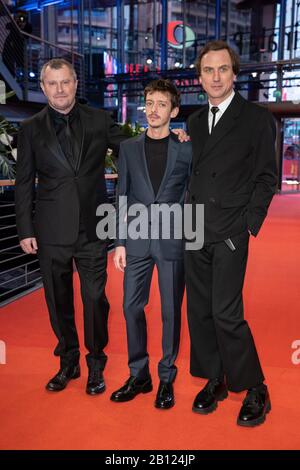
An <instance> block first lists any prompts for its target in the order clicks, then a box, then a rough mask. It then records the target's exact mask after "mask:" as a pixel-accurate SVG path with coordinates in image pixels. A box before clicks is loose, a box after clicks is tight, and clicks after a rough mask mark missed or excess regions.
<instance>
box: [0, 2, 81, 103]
mask: <svg viewBox="0 0 300 470" xmlns="http://www.w3.org/2000/svg"><path fill="white" fill-rule="evenodd" d="M55 57H61V58H64V59H66V60H68V61H69V62H71V63H72V64H73V66H74V68H75V70H76V73H77V77H78V80H79V84H78V91H77V95H78V97H79V98H80V97H84V95H85V90H84V82H85V79H84V78H85V77H84V57H83V55H81V54H78V53H77V52H74V51H71V50H69V49H67V48H66V47H61V46H57V45H55V44H52V43H51V42H49V41H45V40H44V39H41V38H39V37H37V36H33V35H32V34H28V33H25V32H24V31H22V30H21V29H20V28H19V26H18V25H17V23H16V22H15V20H14V18H13V16H12V15H11V13H10V11H9V10H8V8H7V6H6V4H5V3H4V2H3V0H0V79H2V80H3V81H4V82H5V83H6V85H7V86H8V87H9V88H10V89H11V90H14V91H15V93H16V96H17V97H18V99H19V100H21V101H31V102H38V103H43V102H45V97H44V95H43V93H42V92H41V90H40V84H39V75H40V71H41V68H42V66H43V65H44V63H45V62H47V61H48V60H50V59H53V58H55Z"/></svg>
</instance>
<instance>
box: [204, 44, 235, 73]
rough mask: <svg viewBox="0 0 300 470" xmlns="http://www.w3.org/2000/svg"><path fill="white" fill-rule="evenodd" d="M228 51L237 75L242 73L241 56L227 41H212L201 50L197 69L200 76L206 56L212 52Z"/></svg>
mask: <svg viewBox="0 0 300 470" xmlns="http://www.w3.org/2000/svg"><path fill="white" fill-rule="evenodd" d="M224 49H226V51H228V54H229V55H230V58H231V64H232V70H233V73H234V74H235V75H237V74H238V73H239V71H240V58H239V55H238V54H237V53H236V52H235V51H234V50H233V49H232V48H231V47H230V46H229V45H228V44H227V42H225V41H210V42H208V43H207V44H205V46H204V47H203V48H202V49H201V50H200V54H199V56H198V58H197V61H196V69H197V72H198V75H201V61H202V58H203V56H204V55H205V54H207V53H208V52H210V51H222V50H224Z"/></svg>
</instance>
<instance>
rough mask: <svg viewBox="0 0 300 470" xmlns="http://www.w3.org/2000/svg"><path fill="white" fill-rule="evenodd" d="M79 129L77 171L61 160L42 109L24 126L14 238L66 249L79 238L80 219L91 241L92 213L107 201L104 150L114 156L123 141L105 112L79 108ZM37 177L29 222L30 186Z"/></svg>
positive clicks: (18, 164) (23, 124)
mask: <svg viewBox="0 0 300 470" xmlns="http://www.w3.org/2000/svg"><path fill="white" fill-rule="evenodd" d="M78 106H79V112H80V119H81V123H82V129H83V137H82V142H81V150H80V156H79V163H78V165H77V170H74V169H73V168H72V166H71V165H70V164H69V162H68V160H67V158H66V157H65V155H64V154H63V152H62V150H61V147H60V145H59V143H58V140H57V138H56V134H55V130H54V127H53V124H52V121H51V119H50V116H49V112H48V109H47V107H46V108H44V109H43V110H42V111H41V112H39V113H38V114H36V115H35V116H34V117H32V118H30V119H28V120H26V121H24V122H23V123H22V125H21V129H20V132H19V138H18V160H17V177H16V193H15V203H16V216H17V228H18V233H19V238H20V239H21V240H22V239H23V238H28V237H34V236H36V237H37V239H38V241H40V242H42V243H47V244H55V245H68V244H72V243H74V242H75V240H76V238H77V236H78V229H79V220H80V216H81V218H82V220H83V223H84V225H85V228H86V232H87V236H88V238H89V240H96V239H97V235H96V225H97V222H98V220H99V219H97V218H96V208H97V206H98V205H99V204H101V203H103V202H106V201H107V195H106V185H105V178H104V164H105V155H106V151H107V148H108V147H110V148H112V149H113V150H116V151H118V149H119V144H120V142H121V141H122V140H124V138H125V136H124V135H123V133H122V132H121V130H120V128H119V127H118V126H117V124H115V122H114V121H113V120H112V119H111V117H110V116H109V114H108V113H107V112H106V111H103V110H99V109H93V108H90V107H88V106H85V105H78ZM36 175H37V177H38V187H37V195H36V208H35V214H34V217H33V212H32V204H33V199H34V181H35V177H36Z"/></svg>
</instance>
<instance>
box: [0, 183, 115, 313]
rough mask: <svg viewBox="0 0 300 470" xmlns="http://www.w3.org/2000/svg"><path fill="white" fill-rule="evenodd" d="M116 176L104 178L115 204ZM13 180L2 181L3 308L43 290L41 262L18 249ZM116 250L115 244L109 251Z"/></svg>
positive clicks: (0, 249)
mask: <svg viewBox="0 0 300 470" xmlns="http://www.w3.org/2000/svg"><path fill="white" fill-rule="evenodd" d="M117 178H118V176H117V175H115V174H107V175H105V179H106V189H107V195H108V200H109V202H110V203H111V204H115V194H116V191H115V190H116V182H117ZM14 184H15V182H14V181H13V180H0V306H3V305H5V304H7V303H8V302H11V301H12V300H16V299H18V298H19V297H21V296H23V295H25V294H28V293H29V292H32V291H33V290H36V289H38V288H40V287H42V277H41V272H40V266H39V261H38V258H37V256H36V255H27V254H26V253H24V252H23V251H22V249H21V247H20V245H19V239H18V235H17V228H16V216H15V204H14ZM112 248H113V242H111V243H110V246H109V249H112Z"/></svg>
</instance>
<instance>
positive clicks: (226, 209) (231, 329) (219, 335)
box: [186, 41, 277, 427]
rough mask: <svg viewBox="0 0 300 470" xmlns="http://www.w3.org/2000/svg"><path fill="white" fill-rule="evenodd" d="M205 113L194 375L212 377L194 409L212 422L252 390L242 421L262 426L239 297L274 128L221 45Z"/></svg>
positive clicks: (202, 71) (199, 158)
mask: <svg viewBox="0 0 300 470" xmlns="http://www.w3.org/2000/svg"><path fill="white" fill-rule="evenodd" d="M197 67H198V73H199V77H200V83H201V85H202V86H203V88H204V90H205V91H206V93H207V95H208V101H209V103H208V105H207V106H205V107H203V108H202V109H201V110H199V111H197V112H196V113H194V114H193V115H192V116H191V117H190V119H189V122H188V127H189V132H190V136H191V139H192V146H193V171H192V176H191V181H190V187H189V202H190V203H191V204H193V205H194V206H195V205H196V204H204V214H205V216H204V219H205V220H204V246H203V248H202V249H201V250H197V251H187V252H186V285H187V302H188V321H189V330H190V337H191V365H190V370H191V374H192V375H194V376H197V377H203V378H206V379H208V382H207V384H206V386H205V387H204V388H203V389H202V390H201V391H200V393H198V395H197V397H196V399H195V401H194V404H193V411H194V412H196V413H200V414H207V413H210V412H212V411H214V410H215V409H216V408H217V404H218V401H221V400H223V399H225V398H226V397H227V395H228V390H230V391H233V392H241V391H243V390H248V392H247V396H246V398H245V400H244V402H243V406H242V408H241V410H240V413H239V417H238V420H237V423H238V424H239V425H241V426H251V427H252V426H256V425H258V424H260V423H262V422H264V420H265V416H266V413H267V412H268V411H270V409H271V404H270V399H269V394H268V389H267V386H266V385H265V384H264V383H263V382H264V375H263V372H262V369H261V366H260V362H259V359H258V355H257V352H256V348H255V344H254V341H253V337H252V334H251V331H250V329H249V326H248V324H247V322H246V321H245V320H244V312H243V299H242V289H243V282H244V276H245V271H246V264H247V255H248V241H249V236H251V235H252V236H256V235H257V234H258V232H259V230H260V228H261V225H262V223H263V221H264V219H265V217H266V215H267V210H268V207H269V204H270V202H271V200H272V197H273V195H274V192H275V189H276V183H277V177H276V175H277V171H276V163H275V125H274V122H273V118H272V116H271V114H270V113H269V112H268V111H267V109H265V108H263V107H261V106H258V105H256V104H253V103H250V102H248V101H246V100H245V99H244V98H242V96H241V95H240V94H239V93H237V92H234V90H233V85H234V80H235V78H236V75H237V74H238V72H239V58H238V56H237V55H236V53H235V52H234V51H233V50H232V49H231V48H230V47H229V46H228V45H227V44H226V43H225V42H222V41H214V42H211V43H208V44H207V45H206V46H205V47H204V48H203V49H202V51H201V52H200V55H199V57H198V61H197Z"/></svg>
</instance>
